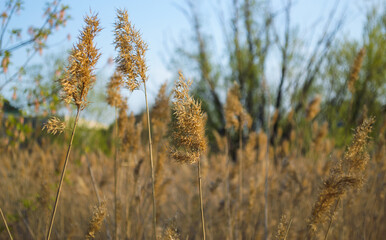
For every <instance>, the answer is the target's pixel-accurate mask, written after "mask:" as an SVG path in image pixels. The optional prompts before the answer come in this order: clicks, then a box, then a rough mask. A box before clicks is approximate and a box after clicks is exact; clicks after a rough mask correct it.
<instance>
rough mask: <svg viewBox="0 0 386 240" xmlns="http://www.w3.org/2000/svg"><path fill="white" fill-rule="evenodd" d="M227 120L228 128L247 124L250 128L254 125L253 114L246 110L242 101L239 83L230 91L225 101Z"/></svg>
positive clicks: (237, 127)
mask: <svg viewBox="0 0 386 240" xmlns="http://www.w3.org/2000/svg"><path fill="white" fill-rule="evenodd" d="M224 110H225V120H226V125H225V127H226V128H228V129H229V128H232V127H234V128H235V129H236V130H238V129H239V127H240V126H241V127H243V126H244V125H247V127H248V128H250V127H251V125H252V118H251V116H250V115H249V114H248V113H247V112H246V111H245V109H244V108H243V105H242V104H241V102H240V89H239V85H238V84H237V83H235V84H234V85H233V86H232V87H231V88H230V89H229V91H228V96H227V100H226V103H225V108H224Z"/></svg>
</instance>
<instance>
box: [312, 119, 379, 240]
mask: <svg viewBox="0 0 386 240" xmlns="http://www.w3.org/2000/svg"><path fill="white" fill-rule="evenodd" d="M374 122H375V120H374V118H369V119H365V120H364V121H363V123H362V124H361V125H360V126H358V127H357V129H356V132H355V136H354V138H353V140H352V143H351V145H350V146H349V147H348V149H347V150H346V152H345V154H344V157H343V158H342V159H341V160H340V161H339V162H337V163H336V165H335V167H333V168H332V169H331V172H330V174H329V176H328V178H327V179H326V180H325V181H324V183H323V186H322V189H321V192H320V193H319V196H318V199H317V201H316V202H315V205H314V207H313V209H312V214H311V218H310V222H309V234H311V235H313V234H314V233H315V232H316V231H317V226H318V224H320V223H323V222H325V221H326V220H327V219H328V215H329V213H330V211H331V209H332V206H333V205H334V204H336V201H337V200H339V199H340V198H341V197H342V196H343V195H344V194H345V193H346V192H347V191H349V190H351V189H358V188H360V187H361V186H362V183H363V171H364V169H365V167H366V165H367V162H368V160H369V155H368V153H367V151H366V146H367V141H368V138H369V137H368V135H369V133H370V132H371V127H372V124H373V123H374Z"/></svg>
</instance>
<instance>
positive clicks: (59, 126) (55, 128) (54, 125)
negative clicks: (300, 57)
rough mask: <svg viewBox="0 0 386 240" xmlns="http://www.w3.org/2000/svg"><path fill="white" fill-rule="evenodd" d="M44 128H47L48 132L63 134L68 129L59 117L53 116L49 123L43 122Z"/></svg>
mask: <svg viewBox="0 0 386 240" xmlns="http://www.w3.org/2000/svg"><path fill="white" fill-rule="evenodd" d="M44 129H47V132H48V133H51V134H53V135H55V134H57V133H59V134H61V133H63V132H64V130H65V129H66V124H65V123H64V122H62V121H61V120H60V119H59V118H57V117H51V118H50V119H48V121H47V123H45V124H43V130H44Z"/></svg>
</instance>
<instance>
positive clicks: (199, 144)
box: [171, 72, 207, 163]
mask: <svg viewBox="0 0 386 240" xmlns="http://www.w3.org/2000/svg"><path fill="white" fill-rule="evenodd" d="M179 75H180V77H179V79H178V81H177V82H176V85H175V89H174V99H175V101H174V102H173V106H172V110H173V115H174V117H175V120H174V121H173V132H172V147H171V155H172V157H173V158H174V159H175V160H176V161H178V162H183V163H194V162H197V161H198V160H199V158H200V156H201V154H202V153H203V152H205V150H206V147H207V142H206V138H205V124H206V116H205V114H204V113H203V112H202V111H201V103H199V102H198V101H196V100H194V99H193V98H192V97H191V96H189V87H190V86H191V84H192V82H191V81H189V80H186V79H185V78H184V76H183V75H182V73H181V72H179Z"/></svg>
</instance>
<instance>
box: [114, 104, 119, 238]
mask: <svg viewBox="0 0 386 240" xmlns="http://www.w3.org/2000/svg"><path fill="white" fill-rule="evenodd" d="M117 111H118V109H117V108H115V125H114V128H115V136H114V140H115V141H114V142H115V144H114V145H115V146H114V147H115V151H114V219H115V221H114V233H115V234H114V236H115V240H118V239H119V233H118V113H117Z"/></svg>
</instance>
